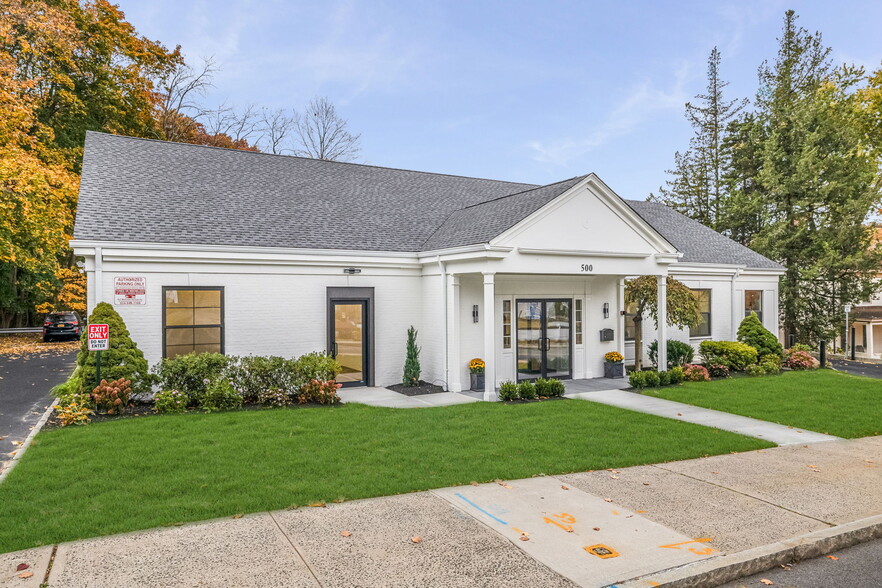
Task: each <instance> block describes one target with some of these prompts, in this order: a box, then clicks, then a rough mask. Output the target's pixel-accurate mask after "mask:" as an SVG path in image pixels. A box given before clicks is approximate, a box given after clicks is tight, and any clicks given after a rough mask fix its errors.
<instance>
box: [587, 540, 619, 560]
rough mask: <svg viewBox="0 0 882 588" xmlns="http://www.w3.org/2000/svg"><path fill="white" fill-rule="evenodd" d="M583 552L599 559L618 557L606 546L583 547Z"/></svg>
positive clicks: (616, 552)
mask: <svg viewBox="0 0 882 588" xmlns="http://www.w3.org/2000/svg"><path fill="white" fill-rule="evenodd" d="M582 549H584V550H585V551H587V552H588V553H590V554H591V555H596V556H597V557H599V558H600V559H609V558H611V557H619V552H618V551H616V550H615V549H613V548H612V547H609V546H607V545H602V544H599V543H598V544H597V545H590V546H588V547H583V548H582Z"/></svg>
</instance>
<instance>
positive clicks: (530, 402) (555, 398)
mask: <svg viewBox="0 0 882 588" xmlns="http://www.w3.org/2000/svg"><path fill="white" fill-rule="evenodd" d="M549 400H569V398H566V397H564V396H543V397H541V398H531V399H529V400H526V399H524V398H518V399H517V400H503V401H502V402H504V403H505V404H532V403H534V402H547V401H549Z"/></svg>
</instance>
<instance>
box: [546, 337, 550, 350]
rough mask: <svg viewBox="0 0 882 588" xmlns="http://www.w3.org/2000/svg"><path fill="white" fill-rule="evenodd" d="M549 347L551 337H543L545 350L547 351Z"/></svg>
mask: <svg viewBox="0 0 882 588" xmlns="http://www.w3.org/2000/svg"><path fill="white" fill-rule="evenodd" d="M549 349H551V339H549V338H548V337H545V351H548V350H549Z"/></svg>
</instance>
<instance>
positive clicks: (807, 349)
mask: <svg viewBox="0 0 882 588" xmlns="http://www.w3.org/2000/svg"><path fill="white" fill-rule="evenodd" d="M813 350H814V348H813V347H812V346H811V345H808V344H806V343H795V344H794V345H793V347H791V348H790V352H791V353H792V352H794V351H805V352H806V353H811V352H812V351H813Z"/></svg>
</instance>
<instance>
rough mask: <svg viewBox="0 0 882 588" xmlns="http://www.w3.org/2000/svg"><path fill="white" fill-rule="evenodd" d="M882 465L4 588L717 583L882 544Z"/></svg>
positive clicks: (302, 523)
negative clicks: (850, 545) (874, 541)
mask: <svg viewBox="0 0 882 588" xmlns="http://www.w3.org/2000/svg"><path fill="white" fill-rule="evenodd" d="M880 464H882V437H872V438H866V439H860V440H840V441H831V442H824V443H815V444H804V445H790V446H786V447H777V448H773V449H765V450H759V451H753V452H748V453H742V454H731V455H721V456H716V457H709V458H704V459H697V460H689V461H681V462H672V463H667V464H656V465H648V466H638V467H632V468H625V469H622V470H620V471H614V470H604V471H596V472H585V473H576V474H569V475H563V476H554V477H551V476H548V477H539V478H531V479H527V480H513V481H509V482H504V481H499V482H497V483H490V484H478V485H469V486H463V487H457V488H443V489H439V490H433V491H430V492H419V493H414V494H407V495H401V496H392V497H384V498H374V499H367V500H358V501H352V502H346V503H342V504H330V505H327V506H326V507H325V508H301V509H298V510H287V511H277V512H272V513H259V514H254V515H248V516H244V517H240V518H227V519H220V520H214V521H209V522H202V523H195V524H188V525H182V526H179V527H168V528H160V529H153V530H148V531H141V532H136V533H128V534H124V535H116V536H110V537H103V538H97V539H89V540H84V541H76V542H72V543H65V544H61V545H58V546H57V547H56V546H47V547H42V548H38V549H33V550H28V551H24V552H17V553H8V554H2V555H0V586H12V587H16V586H28V587H37V586H39V585H40V584H41V583H42V582H43V581H44V579H48V585H49V586H50V587H51V588H62V587H64V588H68V587H79V586H147V587H153V586H156V587H159V586H172V585H174V586H200V587H204V586H218V587H220V586H310V587H311V586H438V587H442V586H443V587H447V586H463V587H465V586H498V585H505V586H525V587H526V586H559V587H565V586H567V587H569V586H586V587H600V586H608V585H612V584H616V585H619V586H621V585H622V583H627V585H628V586H641V587H642V586H654V585H665V584H666V583H668V582H672V583H675V584H677V585H696V586H697V585H700V586H713V585H715V583H722V582H726V581H729V580H731V579H733V578H734V577H735V576H733V574H737V573H745V574H748V573H755V572H757V571H762V570H763V569H768V567H773V566H775V565H777V563H783V561H786V559H785V560H783V561H781V558H782V557H786V558H791V557H800V554H803V555H806V554H809V555H817V554H818V553H824V552H825V551H824V550H833V549H837V548H840V547H843V546H844V544H843V543H842V541H846V540H848V541H856V540H859V539H866V538H869V537H870V535H872V534H873V533H882V517H879V516H878V515H882V484H880V481H882V469H880ZM874 516H876V519H868V517H874ZM53 553H54V556H55V558H54V563H53V564H52V565H51V569H48V568H49V565H50V559H51V557H52V555H53ZM20 564H26V565H27V566H28V568H27V569H25V570H24V571H23V572H22V571H17V567H18V566H19V565H20ZM763 566H766V567H765V568H763ZM47 569H48V571H47ZM22 573H25V574H26V573H32V574H33V575H32V576H29V577H26V578H22V577H19V575H20V574H22ZM684 578H691V580H684Z"/></svg>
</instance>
